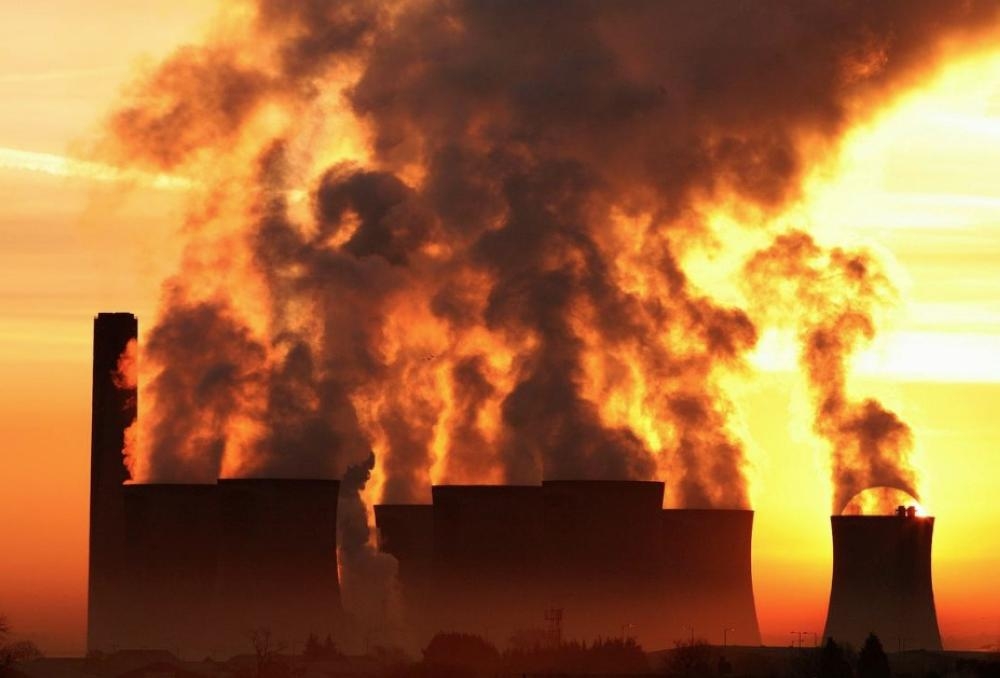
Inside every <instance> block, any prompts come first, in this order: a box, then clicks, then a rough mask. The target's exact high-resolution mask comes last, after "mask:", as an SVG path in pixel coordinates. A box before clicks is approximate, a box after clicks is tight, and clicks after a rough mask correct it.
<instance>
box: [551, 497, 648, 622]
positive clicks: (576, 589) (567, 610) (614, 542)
mask: <svg viewBox="0 0 1000 678" xmlns="http://www.w3.org/2000/svg"><path fill="white" fill-rule="evenodd" d="M542 496H543V502H544V517H543V522H544V531H545V540H544V545H545V549H544V551H543V553H544V569H545V587H546V590H547V593H548V605H549V606H552V607H556V608H561V609H562V610H563V628H564V630H565V632H566V634H567V636H569V637H577V638H595V637H598V636H603V637H609V636H619V635H621V633H622V630H623V629H626V630H627V631H628V633H630V634H632V635H635V636H637V637H638V638H640V640H641V641H645V640H646V639H647V638H648V637H649V634H650V633H651V631H652V630H653V628H654V627H655V625H656V624H657V619H658V617H659V615H661V614H662V609H661V606H660V605H659V604H658V601H657V593H658V591H657V588H656V584H657V575H658V573H659V569H660V568H659V560H660V554H661V546H660V539H659V537H660V531H659V517H660V511H661V507H662V505H663V483H660V482H643V481H600V480H582V481H562V480H556V481H545V482H543V483H542Z"/></svg>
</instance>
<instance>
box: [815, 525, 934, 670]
mask: <svg viewBox="0 0 1000 678" xmlns="http://www.w3.org/2000/svg"><path fill="white" fill-rule="evenodd" d="M830 521H831V524H832V528H833V584H832V586H831V588H830V607H829V611H828V612H827V618H826V630H825V631H824V635H826V636H828V637H833V638H834V639H836V640H837V641H841V642H848V643H851V644H853V645H854V646H855V647H861V644H862V643H863V642H864V640H865V638H866V637H867V636H868V634H869V633H874V634H875V635H877V636H878V637H879V638H880V639H881V640H882V642H883V643H884V644H885V645H886V647H889V648H894V647H902V648H903V649H926V650H940V649H941V633H940V631H939V630H938V623H937V613H936V612H935V609H934V590H933V586H932V583H931V541H932V537H933V534H934V518H930V517H926V518H925V517H918V516H916V515H914V513H913V511H912V510H911V511H909V512H907V510H906V509H905V508H902V507H901V509H900V511H898V512H897V514H896V515H893V516H833V517H831V519H830Z"/></svg>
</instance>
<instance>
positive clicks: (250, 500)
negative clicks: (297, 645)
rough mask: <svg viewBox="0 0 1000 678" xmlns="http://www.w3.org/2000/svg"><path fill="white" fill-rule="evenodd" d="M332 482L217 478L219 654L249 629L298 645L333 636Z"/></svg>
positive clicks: (239, 644) (237, 646)
mask: <svg viewBox="0 0 1000 678" xmlns="http://www.w3.org/2000/svg"><path fill="white" fill-rule="evenodd" d="M339 487H340V483H339V482H338V481H336V480H300V479H270V478H268V479H223V480H220V481H219V485H218V501H219V517H218V520H219V529H220V533H219V554H218V576H217V590H216V601H215V610H216V613H215V615H214V625H215V627H216V629H217V630H218V632H219V634H220V639H222V640H224V641H227V642H229V643H230V647H229V648H226V647H224V648H222V649H223V651H224V652H225V651H226V650H231V651H235V650H242V649H244V648H245V646H246V634H247V630H248V629H254V628H269V629H271V630H272V631H273V632H274V633H275V634H276V636H278V635H280V636H282V637H284V638H285V639H288V640H291V639H295V640H297V641H301V640H304V639H305V638H306V637H307V636H308V635H309V634H310V633H315V634H317V635H318V636H319V637H324V636H326V635H327V634H330V633H333V631H334V626H335V625H336V622H337V619H338V616H339V613H340V609H341V605H340V588H339V585H338V579H337V496H338V491H339Z"/></svg>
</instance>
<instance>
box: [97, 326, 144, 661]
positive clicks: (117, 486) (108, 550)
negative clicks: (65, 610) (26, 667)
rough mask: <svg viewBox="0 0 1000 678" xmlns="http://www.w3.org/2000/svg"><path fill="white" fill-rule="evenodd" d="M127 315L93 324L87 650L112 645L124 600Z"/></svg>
mask: <svg viewBox="0 0 1000 678" xmlns="http://www.w3.org/2000/svg"><path fill="white" fill-rule="evenodd" d="M138 332H139V324H138V321H137V320H136V317H135V316H134V315H132V314H131V313H99V314H98V315H97V317H96V318H94V362H93V370H94V372H93V382H92V383H93V392H92V401H91V408H92V409H91V425H90V555H89V567H88V581H87V650H88V652H94V651H98V650H111V649H114V648H115V647H116V645H117V642H118V640H117V637H118V635H119V631H120V630H121V626H122V619H123V614H124V612H125V610H126V607H127V606H126V603H127V601H126V600H125V599H124V598H125V596H124V582H125V574H126V572H125V567H124V562H125V558H124V534H125V507H124V494H123V487H122V485H123V483H124V482H125V481H127V480H129V479H130V477H131V476H130V474H129V470H128V468H127V467H126V465H125V460H124V457H123V456H122V451H123V449H124V447H125V429H127V428H128V427H129V425H130V424H131V423H132V422H133V420H135V415H136V391H135V388H134V386H132V385H128V384H123V383H122V382H121V380H120V379H118V378H117V373H118V366H119V359H120V358H121V356H122V354H123V353H124V352H125V349H126V347H127V346H128V344H129V342H130V341H135V340H136V338H137V337H138Z"/></svg>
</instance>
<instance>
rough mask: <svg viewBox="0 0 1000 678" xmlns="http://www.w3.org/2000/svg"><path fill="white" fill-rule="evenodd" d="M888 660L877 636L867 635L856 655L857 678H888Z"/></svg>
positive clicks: (889, 673)
mask: <svg viewBox="0 0 1000 678" xmlns="http://www.w3.org/2000/svg"><path fill="white" fill-rule="evenodd" d="M890 675H891V672H890V671H889V658H888V657H886V656H885V651H884V650H883V649H882V643H881V642H880V641H879V639H878V636H876V635H875V634H874V633H869V634H868V637H867V638H866V639H865V644H864V645H863V646H862V647H861V652H860V654H858V678H889V676H890Z"/></svg>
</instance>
